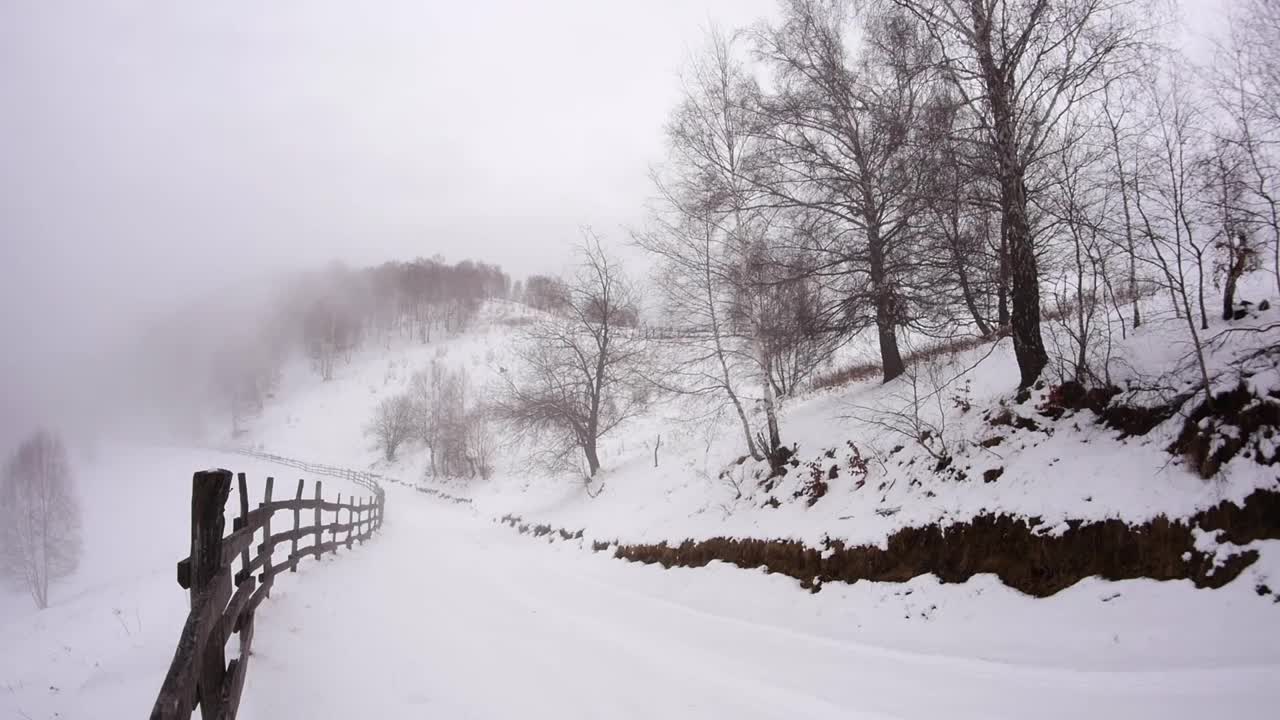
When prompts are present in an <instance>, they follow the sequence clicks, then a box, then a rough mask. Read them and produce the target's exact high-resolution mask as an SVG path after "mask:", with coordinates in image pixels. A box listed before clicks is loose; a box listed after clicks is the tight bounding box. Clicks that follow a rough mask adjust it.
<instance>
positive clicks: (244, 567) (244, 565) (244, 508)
mask: <svg viewBox="0 0 1280 720" xmlns="http://www.w3.org/2000/svg"><path fill="white" fill-rule="evenodd" d="M236 489H237V490H239V492H240V518H239V519H238V520H236V522H235V529H236V530H239V529H241V528H244V527H246V526H247V525H248V523H249V488H248V483H247V482H246V480H245V477H244V473H238V474H237V475H236ZM247 577H249V546H248V545H246V546H245V548H244V550H241V551H240V572H238V573H236V574H235V584H236V585H239V584H240V583H241V582H243V581H244V579H245V578H247Z"/></svg>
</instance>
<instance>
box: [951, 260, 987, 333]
mask: <svg viewBox="0 0 1280 720" xmlns="http://www.w3.org/2000/svg"><path fill="white" fill-rule="evenodd" d="M951 254H952V257H953V260H954V262H955V264H956V276H957V277H958V278H959V281H960V294H961V295H962V296H963V297H964V305H965V307H967V308H968V309H969V314H970V315H972V316H973V322H974V324H975V325H977V326H978V333H979V334H980V335H982V336H983V337H987V336H988V335H990V334H991V326H990V325H988V324H987V321H986V320H984V319H982V313H981V312H979V311H978V301H977V298H975V297H974V296H973V288H972V287H971V286H970V285H969V271H968V270H966V269H965V266H964V256H963V255H961V253H960V248H959V247H958V246H957V243H952V245H951Z"/></svg>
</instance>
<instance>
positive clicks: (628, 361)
mask: <svg viewBox="0 0 1280 720" xmlns="http://www.w3.org/2000/svg"><path fill="white" fill-rule="evenodd" d="M581 256H582V263H581V265H580V266H579V268H578V272H577V274H576V276H575V277H574V279H573V281H572V282H571V283H569V285H568V295H567V305H566V307H565V310H564V313H563V314H562V315H559V316H554V317H548V318H545V319H543V320H542V321H540V322H538V323H536V324H535V325H533V326H531V327H530V328H529V330H528V331H527V332H526V334H525V336H524V337H523V338H522V340H521V341H520V342H519V343H518V344H517V346H516V348H515V351H514V352H515V355H516V357H517V359H518V363H519V364H518V365H517V367H516V368H515V369H514V370H513V371H512V372H509V373H505V372H504V373H503V375H502V383H503V385H502V388H501V392H500V395H499V397H498V398H497V401H496V403H495V405H494V410H495V412H496V413H497V416H498V417H500V418H501V419H503V420H505V421H507V422H508V423H509V424H510V425H511V427H512V428H513V429H514V430H515V431H516V432H517V433H519V434H522V435H526V436H528V437H530V438H531V439H532V440H533V441H534V442H536V443H540V444H541V453H540V454H542V455H543V457H544V458H546V459H547V460H548V461H550V462H551V464H553V465H558V464H560V463H561V462H563V461H564V460H565V459H566V458H568V456H569V455H571V454H572V453H574V452H578V451H580V452H581V453H582V454H583V457H584V459H585V460H586V463H587V474H588V475H589V476H594V475H595V474H596V471H597V470H599V469H600V455H599V452H598V450H597V441H598V440H599V439H600V438H601V437H602V436H603V435H605V434H606V433H608V432H609V431H610V430H612V429H614V428H615V427H617V426H618V425H619V424H620V423H622V422H623V421H624V420H626V419H627V418H630V417H632V416H634V415H635V414H636V413H637V412H639V410H640V409H641V408H642V407H643V406H644V404H645V393H644V387H645V385H644V383H645V381H644V378H643V376H642V373H641V369H642V362H643V357H644V345H643V342H642V340H641V339H640V338H639V334H638V333H637V332H636V331H635V330H632V329H630V328H624V327H620V324H619V320H620V319H622V318H630V317H634V315H635V307H636V295H635V293H634V291H633V289H632V287H631V285H630V283H629V282H628V281H627V278H626V277H625V275H624V274H623V272H622V268H620V267H619V266H618V264H617V262H616V261H615V260H613V259H612V258H610V257H608V256H607V255H606V254H605V253H604V250H603V249H602V248H601V247H600V242H599V240H598V239H596V238H595V237H594V236H590V235H588V237H587V239H586V242H585V243H584V244H583V247H582V248H581Z"/></svg>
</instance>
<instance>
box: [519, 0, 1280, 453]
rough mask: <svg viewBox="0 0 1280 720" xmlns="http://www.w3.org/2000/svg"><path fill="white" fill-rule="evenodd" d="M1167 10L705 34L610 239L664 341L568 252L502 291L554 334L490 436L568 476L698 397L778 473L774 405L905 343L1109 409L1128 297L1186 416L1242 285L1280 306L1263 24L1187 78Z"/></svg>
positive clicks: (1277, 112)
mask: <svg viewBox="0 0 1280 720" xmlns="http://www.w3.org/2000/svg"><path fill="white" fill-rule="evenodd" d="M1171 5H1172V4H1171V3H1168V2H1155V1H1154V0H863V1H861V2H854V1H850V0H783V2H782V3H781V13H780V18H779V19H778V20H776V21H774V22H762V23H758V24H756V25H753V26H750V27H747V28H742V29H738V30H735V31H732V32H724V31H712V32H710V33H709V34H708V39H707V43H706V47H705V48H704V50H703V51H702V52H701V53H699V54H698V55H696V56H695V57H694V58H693V59H692V61H691V62H690V63H689V65H688V67H687V68H686V70H685V72H684V74H683V77H682V81H683V97H682V99H681V100H680V102H679V103H678V104H677V106H676V107H675V108H674V109H673V110H672V112H671V115H670V118H669V121H668V123H667V126H666V135H667V139H668V147H669V155H668V157H667V159H666V161H665V162H664V163H663V164H662V165H661V166H660V167H658V168H657V169H655V170H654V172H653V180H654V187H655V189H656V191H657V193H656V195H657V199H656V201H655V202H654V203H653V205H652V208H651V216H650V220H649V222H648V223H647V224H646V226H645V227H644V228H642V229H640V230H637V231H635V232H634V233H633V240H634V242H635V243H636V244H637V245H638V246H639V247H641V248H643V249H645V250H647V251H648V252H649V253H650V254H651V256H652V257H653V258H654V259H655V260H656V261H657V266H658V275H657V277H656V278H655V282H654V287H655V288H657V289H659V291H660V302H661V305H662V307H661V310H662V316H663V317H664V318H665V319H664V321H663V327H662V328H661V330H662V331H661V332H657V333H654V332H648V333H639V332H636V331H633V330H630V329H629V328H628V326H627V325H626V324H625V323H619V322H616V320H617V319H618V318H622V317H627V316H628V314H629V313H630V312H632V311H633V310H631V309H630V308H631V307H632V306H633V305H634V304H635V299H634V297H633V296H634V292H619V289H620V288H621V289H625V288H629V287H630V284H629V282H628V281H627V280H626V278H625V277H624V276H623V274H622V268H621V267H620V266H619V265H618V264H617V263H616V261H612V260H610V259H609V258H607V257H606V256H605V255H604V253H603V252H602V251H601V250H600V248H599V244H598V243H597V242H595V241H594V240H593V239H591V238H588V241H587V243H586V244H585V247H584V248H583V257H582V261H583V262H582V266H581V272H580V273H579V274H578V276H576V277H575V278H573V279H570V280H565V281H559V282H556V281H554V280H550V279H540V280H538V282H537V283H536V284H535V283H534V282H532V281H531V282H530V283H529V285H528V286H527V288H526V295H531V296H532V297H533V298H534V299H535V301H536V303H538V305H539V306H540V307H542V308H544V309H548V310H553V311H554V315H555V316H556V317H558V318H559V319H558V320H556V321H554V322H542V323H538V324H536V325H535V327H533V328H531V329H530V330H529V332H527V333H526V337H525V338H524V341H523V344H522V345H521V349H520V351H519V355H520V358H521V360H522V362H521V363H519V368H518V372H517V373H515V374H511V375H508V376H507V378H506V385H507V387H506V392H505V393H504V398H505V400H504V403H505V404H504V405H503V407H502V408H501V410H502V414H503V415H504V416H505V417H507V418H508V419H510V420H512V421H513V422H514V423H515V424H516V426H517V427H519V428H522V429H523V430H525V431H527V432H530V433H532V434H533V435H535V436H537V437H538V438H539V442H540V443H541V445H540V446H541V447H545V448H546V450H547V452H548V453H550V454H551V455H552V456H555V457H562V456H564V454H565V452H567V451H568V450H572V451H573V452H577V453H579V455H580V458H581V459H582V460H583V461H584V463H585V467H586V470H587V474H588V475H592V474H594V473H595V471H596V469H597V468H598V467H599V458H598V449H597V447H596V440H597V439H598V438H599V436H600V434H601V433H602V432H605V431H607V430H608V429H609V428H611V427H614V426H616V424H617V422H619V421H620V420H621V419H625V418H626V417H627V416H629V415H631V414H634V412H635V411H636V408H637V407H638V405H637V402H639V401H640V400H643V399H644V397H646V396H647V394H648V393H649V392H653V391H658V392H667V393H673V394H678V395H685V396H690V397H695V396H696V397H700V398H703V399H705V400H707V401H708V402H711V403H713V404H715V405H717V406H718V407H719V408H720V409H722V410H724V411H726V412H728V413H730V415H731V416H732V417H734V418H735V422H736V423H737V424H738V425H739V426H740V432H741V437H742V441H743V445H744V449H745V450H746V451H747V453H748V454H749V455H750V456H752V457H754V458H756V459H760V460H766V459H767V460H769V461H770V462H771V463H773V464H774V465H775V467H777V466H780V464H781V463H782V461H784V460H785V459H786V455H787V453H788V449H787V446H786V445H785V443H784V442H783V433H782V430H781V428H780V427H779V422H778V407H779V404H780V402H781V401H782V400H783V399H784V398H785V397H787V396H788V395H790V394H792V393H794V392H795V391H796V390H797V389H799V388H801V387H804V386H805V384H806V383H807V382H809V381H810V380H811V378H812V377H813V375H814V373H815V372H816V371H817V370H818V369H819V368H821V367H822V366H823V365H824V363H827V362H829V361H830V359H831V357H832V356H833V354H834V353H835V351H836V349H838V348H839V347H840V346H841V345H842V344H843V343H845V342H846V341H848V339H850V338H852V337H855V336H858V335H860V334H862V333H864V332H865V333H869V334H870V336H871V337H872V338H873V339H874V344H875V347H876V349H877V352H878V355H879V360H880V363H879V364H880V367H881V370H882V374H881V378H882V380H883V381H884V382H890V381H892V380H894V379H895V378H897V377H899V376H901V375H903V374H904V372H907V371H908V368H907V356H908V355H909V353H907V352H904V342H906V343H910V342H918V341H920V340H921V339H929V340H932V341H934V342H936V343H946V342H948V341H954V340H956V339H958V338H960V337H968V338H972V337H974V336H982V337H991V338H1006V337H1007V338H1009V340H1010V342H1011V345H1012V349H1013V353H1014V355H1015V358H1016V361H1017V366H1018V382H1017V385H1018V386H1019V387H1020V388H1027V387H1030V386H1032V385H1033V384H1036V383H1038V382H1040V381H1042V380H1044V381H1048V382H1055V381H1056V382H1063V381H1068V380H1070V381H1074V382H1079V383H1081V384H1084V385H1109V384H1111V370H1112V365H1113V362H1114V358H1113V357H1112V345H1113V338H1114V337H1115V336H1117V335H1119V336H1122V337H1123V336H1125V335H1127V334H1128V333H1130V332H1133V331H1134V330H1136V329H1137V328H1139V327H1140V326H1141V325H1142V324H1143V323H1144V321H1145V320H1146V319H1145V318H1144V317H1143V316H1142V312H1141V310H1140V306H1139V303H1140V300H1141V299H1142V298H1144V297H1146V296H1150V295H1152V294H1153V293H1161V294H1167V297H1168V299H1169V303H1170V304H1171V305H1172V307H1173V309H1174V312H1175V313H1176V315H1177V318H1178V319H1179V320H1180V322H1182V323H1183V326H1184V327H1185V331H1186V337H1187V340H1188V342H1189V344H1190V345H1191V347H1192V348H1193V353H1192V356H1193V357H1195V358H1196V361H1197V362H1198V365H1199V372H1200V375H1201V381H1202V383H1201V384H1202V387H1203V391H1204V394H1205V396H1206V398H1208V399H1209V401H1210V402H1211V396H1210V393H1209V387H1208V385H1209V377H1208V372H1207V369H1206V366H1205V360H1204V343H1205V340H1206V338H1205V337H1204V332H1205V331H1206V330H1207V329H1208V328H1209V322H1210V317H1212V316H1221V317H1222V318H1224V319H1227V320H1230V319H1231V318H1233V317H1235V315H1236V314H1237V313H1238V312H1239V308H1238V304H1237V301H1238V298H1237V297H1236V293H1237V288H1238V286H1239V281H1240V279H1241V278H1242V277H1243V276H1244V275H1245V274H1247V273H1249V272H1252V271H1254V270H1258V269H1260V268H1262V267H1264V266H1266V265H1268V264H1269V265H1271V266H1272V267H1271V270H1272V272H1273V273H1274V274H1275V281H1276V287H1277V289H1278V290H1280V207H1278V206H1277V189H1276V187H1275V185H1276V178H1277V168H1278V167H1280V166H1278V165H1277V155H1276V147H1277V145H1276V142H1277V140H1280V80H1278V76H1277V72H1280V71H1277V70H1276V68H1278V67H1280V57H1277V55H1278V54H1280V5H1278V4H1276V3H1274V2H1269V1H1267V0H1247V1H1245V2H1240V3H1234V4H1232V6H1231V7H1230V8H1229V9H1228V8H1224V9H1223V12H1227V11H1228V10H1229V11H1230V13H1231V15H1230V17H1229V21H1230V22H1229V25H1230V34H1229V36H1228V37H1226V38H1223V39H1221V41H1220V42H1219V43H1218V45H1217V47H1216V50H1215V53H1214V57H1213V60H1212V62H1211V63H1210V64H1207V65H1203V66H1197V65H1196V64H1195V63H1194V62H1192V60H1191V59H1190V58H1188V57H1186V56H1185V55H1184V54H1183V53H1182V52H1181V50H1180V48H1178V47H1176V46H1175V45H1173V44H1172V43H1170V42H1168V39H1169V38H1171V37H1176V32H1177V30H1178V29H1179V28H1178V26H1177V24H1176V23H1175V22H1166V21H1165V20H1164V19H1165V18H1168V17H1169V16H1170V15H1169V9H1170V7H1171ZM1215 293H1216V294H1217V298H1216V300H1214V299H1211V298H1210V296H1211V295H1213V294H1215ZM604 304H611V308H610V309H609V310H607V311H601V308H602V307H603V306H604ZM589 305H594V306H595V307H596V308H597V309H596V310H595V311H591V312H587V310H586V309H587V307H588V306H589ZM1211 306H1213V307H1214V308H1215V309H1213V310H1211V309H1210V307H1211ZM640 345H643V346H644V347H643V348H641V347H640ZM641 356H644V358H645V361H644V362H643V363H641V362H639V358H640V357H641ZM640 366H644V367H647V368H648V370H647V371H645V372H643V373H642V372H639V371H638V370H637V369H636V368H638V367H640ZM642 376H643V377H642ZM642 387H643V388H646V390H644V391H641V388H642Z"/></svg>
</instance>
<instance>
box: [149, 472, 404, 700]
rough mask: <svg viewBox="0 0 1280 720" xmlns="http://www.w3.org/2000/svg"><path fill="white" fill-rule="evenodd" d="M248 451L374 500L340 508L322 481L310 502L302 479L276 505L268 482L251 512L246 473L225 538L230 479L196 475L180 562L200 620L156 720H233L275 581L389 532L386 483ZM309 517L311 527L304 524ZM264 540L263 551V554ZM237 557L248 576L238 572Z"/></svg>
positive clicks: (191, 618) (192, 622)
mask: <svg viewBox="0 0 1280 720" xmlns="http://www.w3.org/2000/svg"><path fill="white" fill-rule="evenodd" d="M242 452H244V454H248V455H253V456H255V457H260V458H262V459H268V460H272V461H273V462H279V463H282V464H285V465H289V466H291V467H299V468H301V469H303V470H306V471H308V472H312V473H316V474H322V475H329V476H333V477H341V478H344V479H347V480H350V481H351V482H353V483H356V484H358V485H360V486H361V487H364V488H367V489H369V491H370V494H369V495H368V496H364V497H360V498H353V497H349V498H347V501H346V502H343V500H342V495H341V493H339V494H338V496H337V499H336V500H334V501H332V502H331V501H328V500H325V499H324V498H323V496H322V487H321V482H320V481H319V480H317V481H316V482H315V486H314V491H313V493H312V496H311V497H303V495H304V493H305V491H306V487H305V482H304V481H302V480H299V481H298V486H297V490H296V492H295V493H294V496H293V497H292V498H288V499H276V498H274V497H273V491H274V484H275V481H274V480H273V479H272V478H267V482H266V488H265V490H264V493H263V499H262V502H260V503H258V506H257V507H256V508H252V509H251V508H250V507H249V495H248V488H247V487H246V485H247V483H246V481H245V476H244V473H240V474H239V475H238V477H237V480H238V484H239V499H240V507H239V514H238V516H237V517H235V518H234V520H233V523H232V524H233V527H232V531H231V532H230V533H228V534H225V535H224V534H223V533H224V530H225V525H226V520H225V517H226V503H227V499H228V497H230V494H231V482H232V474H231V471H230V470H207V471H203V472H198V473H196V474H195V476H194V477H193V478H192V488H191V555H190V556H189V557H187V558H185V559H183V560H181V561H179V562H178V584H179V585H181V586H182V587H183V588H184V589H186V590H189V591H190V593H191V611H190V613H189V614H188V615H187V621H186V624H185V625H184V626H183V628H182V634H181V635H180V636H179V638H178V647H177V650H176V651H175V652H174V656H173V662H172V663H171V664H170V666H169V673H168V675H166V676H165V679H164V684H163V685H162V686H161V688H160V694H159V696H158V697H157V698H156V703H155V706H154V707H153V708H152V710H151V718H152V720H170V719H171V718H180V719H181V720H187V718H190V717H191V714H192V712H193V711H194V710H195V708H196V706H197V705H198V706H199V707H200V714H201V717H202V718H204V720H230V719H231V718H234V717H235V716H236V712H237V710H238V709H239V706H240V693H241V690H243V688H244V680H245V673H246V671H247V669H248V661H249V655H250V650H251V648H252V645H253V620H254V610H255V609H257V607H258V605H259V604H260V603H261V602H262V601H263V600H264V599H265V598H267V597H269V596H270V595H271V586H272V585H273V584H274V583H275V578H276V577H277V576H278V575H279V574H281V573H283V572H285V571H286V570H287V571H289V572H296V571H297V569H298V562H299V561H300V560H302V559H304V558H308V557H315V558H320V557H321V556H322V555H324V554H325V553H337V551H338V548H339V547H344V546H345V547H347V548H350V547H351V546H352V544H353V543H357V542H358V543H364V541H365V540H367V539H369V537H370V536H372V535H373V533H374V532H376V531H377V530H378V529H379V528H380V527H382V521H383V518H384V517H385V514H384V509H385V505H386V502H385V496H384V494H383V491H382V488H381V486H380V485H379V483H378V479H377V476H375V475H372V474H370V473H360V472H356V471H352V470H347V469H344V468H335V467H332V466H317V465H308V464H307V463H301V462H299V461H294V460H289V459H288V458H278V457H276V456H269V455H265V454H262V453H254V452H251V451H242ZM326 514H328V517H327V516H326ZM304 517H305V518H306V519H307V520H308V521H310V522H311V524H310V525H305V526H304V525H303V524H302V523H303V522H304V519H303V518H304ZM326 520H328V521H326ZM344 520H345V522H344ZM290 521H291V522H290ZM273 526H274V530H273ZM284 528H288V529H284ZM326 536H327V538H328V539H327V540H326V539H325V538H326ZM255 540H260V542H259V543H258V544H257V545H255V543H254V541H255ZM308 541H309V542H308ZM299 543H306V544H303V545H301V546H300V545H299ZM284 550H287V551H288V555H287V556H284V557H283V558H282V559H281V560H280V561H279V562H276V561H275V559H274V558H275V553H276V552H277V551H279V552H283V551H284ZM237 558H238V559H239V570H237V571H235V572H234V573H233V570H234V568H235V565H236V560H237ZM255 573H257V574H256V575H255ZM233 634H234V635H237V636H238V637H239V648H238V652H237V654H236V657H235V658H233V659H232V660H231V661H230V663H228V662H227V659H226V645H227V643H228V642H229V641H230V640H231V636H232V635H233Z"/></svg>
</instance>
